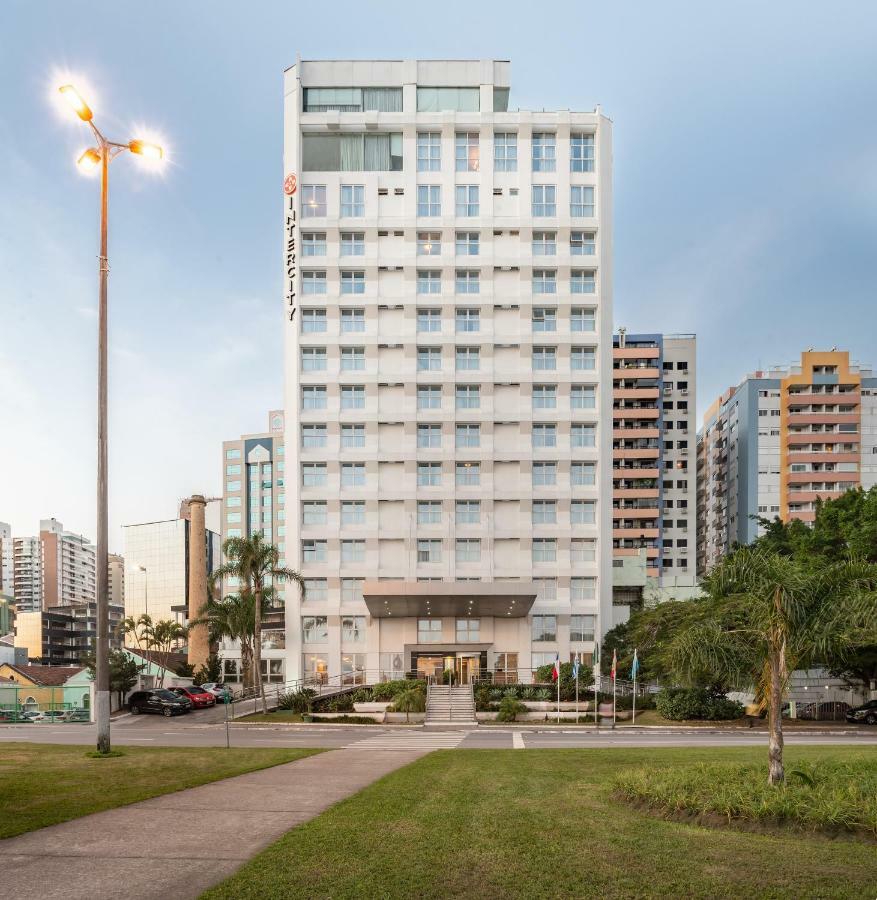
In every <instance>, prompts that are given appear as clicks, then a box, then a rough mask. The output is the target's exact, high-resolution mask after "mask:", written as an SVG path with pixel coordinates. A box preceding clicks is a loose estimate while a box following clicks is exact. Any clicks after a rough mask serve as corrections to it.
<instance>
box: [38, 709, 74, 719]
mask: <svg viewBox="0 0 877 900" xmlns="http://www.w3.org/2000/svg"><path fill="white" fill-rule="evenodd" d="M66 715H67V710H66V709H44V710H43V711H42V712H38V713H37V714H36V715H35V716H34V717H33V721H34V722H63V721H64V717H65V716H66Z"/></svg>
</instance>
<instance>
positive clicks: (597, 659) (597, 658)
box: [594, 643, 600, 675]
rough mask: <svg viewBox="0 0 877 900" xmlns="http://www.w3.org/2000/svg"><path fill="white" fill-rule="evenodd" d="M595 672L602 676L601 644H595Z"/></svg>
mask: <svg viewBox="0 0 877 900" xmlns="http://www.w3.org/2000/svg"><path fill="white" fill-rule="evenodd" d="M594 671H595V672H596V673H597V674H598V675H599V674H600V644H599V643H595V644H594Z"/></svg>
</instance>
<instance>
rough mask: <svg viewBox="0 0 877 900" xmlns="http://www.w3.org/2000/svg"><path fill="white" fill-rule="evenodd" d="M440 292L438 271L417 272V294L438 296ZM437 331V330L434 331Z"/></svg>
mask: <svg viewBox="0 0 877 900" xmlns="http://www.w3.org/2000/svg"><path fill="white" fill-rule="evenodd" d="M441 292H442V273H441V271H440V270H438V269H418V270H417V293H418V294H440V293H441ZM436 330H438V329H436Z"/></svg>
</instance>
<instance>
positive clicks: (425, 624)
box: [417, 619, 442, 644]
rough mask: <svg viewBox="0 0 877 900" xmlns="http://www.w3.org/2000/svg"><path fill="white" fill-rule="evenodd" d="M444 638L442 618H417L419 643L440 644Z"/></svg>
mask: <svg viewBox="0 0 877 900" xmlns="http://www.w3.org/2000/svg"><path fill="white" fill-rule="evenodd" d="M441 640H442V620H441V619H418V620H417V643H418V644H439V643H441Z"/></svg>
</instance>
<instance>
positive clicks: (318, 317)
mask: <svg viewBox="0 0 877 900" xmlns="http://www.w3.org/2000/svg"><path fill="white" fill-rule="evenodd" d="M301 330H302V333H304V334H314V333H315V332H318V331H325V330H326V310H325V309H303V310H302V311H301Z"/></svg>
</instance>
